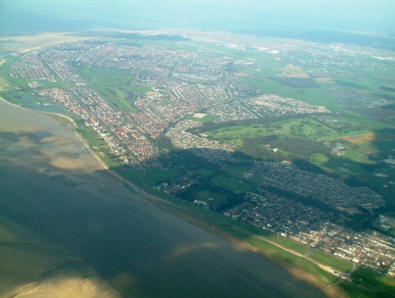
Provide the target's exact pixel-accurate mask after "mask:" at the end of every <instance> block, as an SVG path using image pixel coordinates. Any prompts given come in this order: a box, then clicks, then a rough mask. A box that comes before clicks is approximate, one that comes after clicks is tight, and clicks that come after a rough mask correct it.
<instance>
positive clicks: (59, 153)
mask: <svg viewBox="0 0 395 298" xmlns="http://www.w3.org/2000/svg"><path fill="white" fill-rule="evenodd" d="M0 152H1V153H0V217H3V218H5V219H7V220H9V221H11V222H13V223H15V224H18V225H20V226H22V227H24V228H26V229H27V230H29V231H30V232H32V233H33V234H35V235H37V237H39V238H40V239H41V240H42V241H43V242H44V243H47V244H48V245H55V246H56V247H60V248H62V249H63V250H64V251H67V252H68V253H69V254H71V255H73V256H75V257H77V258H79V259H81V260H82V261H83V262H84V264H86V265H87V266H91V267H93V268H94V269H95V271H96V272H97V273H98V274H99V275H100V276H101V277H102V278H103V279H104V280H106V281H108V282H109V283H110V284H111V285H112V286H113V287H114V288H115V289H116V290H117V291H119V292H120V293H121V295H123V296H127V297H129V296H130V297H132V296H135V297H319V296H322V294H321V292H319V291H318V290H316V289H314V288H312V287H310V286H308V285H307V284H304V283H302V282H300V281H297V280H295V279H294V278H293V277H292V276H290V275H289V274H288V273H287V272H285V271H283V270H282V269H280V268H279V267H277V266H275V265H273V264H272V263H270V262H268V261H266V260H264V259H262V258H259V257H257V256H256V255H254V254H252V253H249V252H244V251H240V250H237V249H235V248H234V247H232V246H231V245H230V244H228V243H227V242H225V241H223V240H222V239H220V238H218V237H216V236H213V235H211V234H209V233H207V232H205V231H203V230H201V229H200V228H198V227H195V226H193V225H191V224H189V223H186V222H184V221H183V220H181V219H179V218H177V217H175V216H173V215H171V214H169V213H166V212H164V211H162V210H160V209H158V208H157V207H155V206H153V205H152V204H151V203H150V202H148V201H146V200H145V199H143V198H141V197H140V196H139V195H137V194H135V193H131V192H130V191H129V190H128V189H127V188H125V187H124V186H123V185H122V183H120V182H119V181H117V180H116V179H115V178H113V177H112V176H110V175H109V174H108V173H107V172H106V171H105V170H102V169H100V167H99V166H98V164H97V162H96V161H95V160H94V159H93V158H92V157H91V156H90V155H89V154H88V152H87V151H86V149H85V148H84V147H83V145H82V144H81V143H79V142H78V140H77V139H76V138H75V137H74V135H73V134H72V132H71V131H70V129H66V128H64V127H63V126H62V125H60V123H58V122H57V121H56V120H54V119H53V118H51V117H49V116H47V115H41V114H38V113H36V112H31V111H21V110H17V109H16V108H13V107H10V106H7V105H5V104H4V103H2V102H0ZM2 274H5V272H0V282H1V276H2Z"/></svg>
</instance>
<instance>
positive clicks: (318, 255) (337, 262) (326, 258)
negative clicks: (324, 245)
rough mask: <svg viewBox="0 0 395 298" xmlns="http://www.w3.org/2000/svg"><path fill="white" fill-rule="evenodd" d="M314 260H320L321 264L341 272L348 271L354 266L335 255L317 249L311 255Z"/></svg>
mask: <svg viewBox="0 0 395 298" xmlns="http://www.w3.org/2000/svg"><path fill="white" fill-rule="evenodd" d="M311 258H312V259H313V260H316V261H318V262H320V263H321V264H324V265H328V266H331V267H332V268H334V269H336V270H338V271H340V272H348V271H350V270H351V268H352V264H351V263H349V262H347V261H344V260H341V259H338V258H336V257H334V256H331V255H328V254H326V253H324V252H321V251H316V252H314V253H313V254H312V255H311Z"/></svg>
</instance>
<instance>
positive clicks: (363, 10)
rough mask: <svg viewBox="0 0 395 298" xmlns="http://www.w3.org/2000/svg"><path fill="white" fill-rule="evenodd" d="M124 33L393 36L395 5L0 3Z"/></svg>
mask: <svg viewBox="0 0 395 298" xmlns="http://www.w3.org/2000/svg"><path fill="white" fill-rule="evenodd" d="M16 9H29V10H34V11H35V12H38V13H40V14H45V15H51V16H56V17H62V18H66V19H68V20H69V21H73V20H74V21H75V20H77V19H81V18H82V19H83V20H84V21H96V25H97V24H99V25H100V24H101V22H102V24H105V25H106V26H107V25H108V24H111V25H113V26H118V27H123V26H125V27H129V28H133V27H135V28H164V27H165V28H171V27H187V28H198V29H228V30H272V29H280V30H293V29H299V30H321V29H329V30H334V29H335V30H359V31H371V32H382V33H391V34H394V33H395V21H394V20H395V0H270V1H269V0H242V1H240V0H63V1H62V0H0V10H2V11H3V13H4V12H7V11H16Z"/></svg>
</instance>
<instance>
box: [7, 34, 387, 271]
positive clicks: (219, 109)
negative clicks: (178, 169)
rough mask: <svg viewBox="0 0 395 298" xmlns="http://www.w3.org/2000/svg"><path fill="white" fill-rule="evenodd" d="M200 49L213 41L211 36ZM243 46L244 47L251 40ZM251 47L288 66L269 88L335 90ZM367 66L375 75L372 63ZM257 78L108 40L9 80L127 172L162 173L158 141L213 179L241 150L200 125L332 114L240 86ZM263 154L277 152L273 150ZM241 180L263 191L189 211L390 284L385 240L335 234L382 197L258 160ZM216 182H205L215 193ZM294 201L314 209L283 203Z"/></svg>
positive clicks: (36, 64)
mask: <svg viewBox="0 0 395 298" xmlns="http://www.w3.org/2000/svg"><path fill="white" fill-rule="evenodd" d="M196 36H197V33H191V34H190V35H189V38H191V39H193V38H196ZM205 38H210V39H215V37H213V36H210V34H209V33H207V36H205ZM219 40H220V41H219ZM244 42H245V43H246V44H247V43H248V40H244ZM218 43H219V44H222V45H225V46H226V47H227V48H246V47H247V46H246V45H243V43H238V44H236V45H234V44H230V43H229V42H228V41H227V37H226V36H221V38H219V39H218ZM249 47H252V48H254V49H255V50H257V51H263V52H265V53H268V55H272V56H273V57H276V59H277V57H282V59H285V60H286V62H287V65H288V66H287V67H286V68H285V70H283V71H282V72H281V73H280V74H279V75H278V76H277V77H275V78H274V79H273V81H275V82H279V83H283V82H285V83H286V84H291V85H292V84H295V82H299V83H300V82H303V84H310V85H314V84H316V82H326V81H330V80H331V79H330V78H328V77H329V75H331V76H334V75H335V74H336V72H331V73H330V74H329V72H330V71H329V70H328V69H332V67H333V65H330V64H327V65H326V66H325V67H321V68H318V69H317V67H316V66H315V65H316V64H315V63H314V61H315V60H308V59H305V58H303V59H299V62H300V61H301V62H303V63H301V64H302V65H303V66H304V67H305V69H310V70H311V69H313V68H314V71H315V72H316V77H315V80H311V79H310V78H309V76H308V75H307V74H306V73H304V72H302V71H301V69H300V68H298V67H295V66H293V65H292V61H293V60H292V59H293V58H292V59H291V58H290V57H288V56H287V55H286V54H283V53H286V52H287V48H286V47H285V46H281V45H276V47H275V48H273V47H272V48H270V45H258V44H256V45H252V44H250V45H249ZM311 51H314V50H311ZM291 53H292V54H293V55H295V53H293V52H292V51H291ZM331 55H334V54H333V53H332V54H331ZM315 57H316V58H315V59H318V58H317V56H315ZM334 57H335V58H336V59H337V56H334ZM336 59H333V60H331V59H328V57H326V58H325V60H326V61H332V62H331V64H336V63H340V64H342V63H343V62H341V61H338V60H336ZM288 60H289V61H288ZM313 65H314V66H313ZM374 66H375V67H380V65H379V63H378V64H377V65H374ZM254 67H255V66H254V62H253V61H252V59H244V58H243V59H239V58H237V57H232V55H228V56H224V55H215V54H213V53H211V52H209V51H207V52H205V51H193V50H191V49H189V48H187V47H186V48H182V47H180V48H178V47H172V46H164V45H160V44H156V45H152V44H149V43H148V44H147V45H133V44H128V43H119V42H114V41H111V40H110V41H97V42H95V41H93V42H83V41H80V42H73V43H64V44H60V45H54V46H50V47H45V48H42V49H39V50H33V51H30V52H28V53H26V54H23V55H22V56H21V57H20V58H19V59H17V61H16V62H15V63H14V64H13V65H12V66H11V68H10V71H9V75H10V77H11V78H13V79H15V80H27V86H28V88H29V90H30V92H33V93H34V94H35V95H36V96H38V99H40V98H49V99H50V100H51V101H52V104H53V105H57V106H60V107H62V108H64V110H65V111H66V112H67V113H69V114H70V115H73V117H76V118H77V119H80V120H81V121H82V123H83V125H84V127H86V128H90V129H93V130H94V131H95V132H96V133H97V135H98V136H100V138H102V140H104V142H105V143H106V146H107V148H108V150H109V152H110V153H111V155H113V156H115V157H116V159H117V160H118V161H119V162H120V163H121V164H122V165H123V166H125V167H127V168H132V169H133V168H139V167H142V166H149V167H155V166H157V167H164V166H163V163H160V162H155V161H156V160H157V159H158V158H159V155H160V152H161V150H162V148H161V145H160V144H158V140H159V139H160V138H163V137H164V138H166V139H167V140H168V141H169V143H170V144H171V146H172V148H173V149H175V150H179V151H188V152H192V153H193V154H194V155H196V156H198V157H199V158H202V159H204V160H206V161H208V162H211V163H212V164H213V166H214V167H219V168H221V169H226V167H227V165H228V163H229V160H232V159H234V154H235V152H237V146H236V145H237V144H231V143H227V142H221V141H219V140H216V139H215V138H212V137H209V136H208V135H207V134H206V133H204V132H201V131H199V130H197V128H199V127H201V126H203V125H204V124H206V123H211V124H213V125H218V124H221V123H230V122H232V121H233V122H235V123H237V121H248V120H251V121H259V120H265V121H270V120H272V119H286V118H287V117H300V116H306V115H310V116H311V117H312V118H314V119H321V118H320V117H324V116H325V115H329V114H331V113H332V112H331V111H330V110H328V109H327V108H326V107H324V106H323V105H314V104H310V103H307V102H304V101H301V100H299V99H296V98H292V97H287V96H280V95H278V94H275V93H273V92H264V91H262V90H261V89H260V88H254V87H253V86H252V85H251V84H250V85H248V84H246V83H245V78H246V77H248V76H249V75H248V71H247V69H248V68H254ZM345 69H346V70H345V71H347V68H345ZM240 70H246V72H245V73H243V72H241V71H240ZM100 71H113V75H114V76H117V75H119V74H121V75H122V76H123V77H126V78H128V79H127V80H126V81H125V84H126V85H125V86H123V87H122V88H120V89H117V88H113V87H111V86H110V85H107V83H106V81H105V80H104V81H99V82H95V81H94V79H92V73H95V72H97V73H99V72H100ZM255 71H260V70H259V69H258V70H256V69H255ZM342 74H343V75H344V73H342ZM109 75H110V76H111V73H110V74H109ZM299 79H300V81H298V80H299ZM310 85H309V86H310ZM336 144H337V145H336V146H337V147H335V149H333V150H332V151H333V154H334V155H340V154H339V151H341V150H342V148H344V146H343V145H342V144H341V143H336ZM265 146H266V147H265V148H269V149H270V150H272V151H273V152H277V151H279V150H280V149H279V148H272V147H271V146H270V145H265ZM342 146H343V147H342ZM243 177H244V178H243V179H246V180H248V179H250V177H255V178H256V179H257V180H256V181H258V182H256V183H255V184H254V187H253V188H252V189H249V190H245V191H241V192H236V195H237V198H238V201H237V203H235V204H232V205H231V206H227V207H226V208H218V207H215V206H218V204H216V202H215V200H216V199H215V196H210V195H209V196H207V197H205V198H203V199H202V198H195V199H193V203H194V204H196V205H197V206H199V207H200V208H205V209H210V210H214V211H218V212H221V213H222V214H224V216H226V217H229V218H231V219H233V220H238V221H242V222H244V223H246V224H249V225H251V226H254V227H256V228H258V229H262V230H265V231H269V232H271V233H274V234H276V235H279V236H281V237H286V238H290V239H292V240H294V241H296V242H299V243H302V244H304V245H307V246H309V247H311V248H313V249H314V250H321V251H324V252H326V253H329V254H332V255H334V256H336V257H337V258H341V259H344V260H347V261H349V262H352V263H354V264H356V265H364V266H367V267H369V268H371V269H374V270H376V271H379V272H383V273H386V274H388V275H390V276H395V262H394V261H395V252H394V251H395V243H394V238H393V237H392V236H390V235H389V234H386V233H381V232H379V231H377V230H371V229H368V230H365V231H362V232H361V231H354V230H353V229H351V228H347V227H344V226H342V225H341V224H340V223H339V222H341V221H342V220H344V221H345V222H347V215H349V216H363V215H364V214H373V213H374V212H376V210H378V209H380V208H383V207H384V206H385V200H384V199H383V197H382V196H381V195H380V194H378V193H376V192H375V191H373V190H371V189H370V188H368V187H365V186H360V187H350V186H348V185H346V184H345V183H343V182H342V181H341V180H339V179H337V178H333V177H331V176H329V175H327V174H324V173H314V172H311V171H304V170H302V169H299V168H298V167H296V166H295V165H294V164H293V163H292V162H291V161H288V160H283V161H281V162H279V161H260V160H255V161H254V165H253V166H252V167H250V168H249V170H248V171H245V172H244V173H243ZM210 179H211V178H210ZM215 179H216V178H215V177H214V178H213V179H212V180H210V181H211V182H213V181H214V182H213V183H214V184H215V183H216V185H217V187H218V185H219V187H221V185H220V183H219V182H218V179H217V180H215ZM211 182H210V183H211ZM199 184H202V182H201V181H199V178H196V177H194V178H191V177H188V175H181V178H180V177H177V178H170V179H167V180H166V181H157V183H155V185H154V188H155V189H157V190H159V191H162V192H164V193H167V194H174V195H179V194H180V193H183V192H186V191H187V190H188V189H190V188H191V187H193V186H194V185H199ZM273 189H275V190H276V191H273ZM281 192H283V193H284V194H281ZM285 194H287V195H285ZM290 194H292V195H293V196H294V197H297V198H299V197H301V198H307V199H308V201H309V202H308V203H306V202H305V201H303V200H298V199H289V197H290V196H291V195H290ZM214 203H215V204H214ZM336 212H339V213H336ZM339 214H341V215H339Z"/></svg>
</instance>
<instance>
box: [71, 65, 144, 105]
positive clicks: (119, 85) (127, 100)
mask: <svg viewBox="0 0 395 298" xmlns="http://www.w3.org/2000/svg"><path fill="white" fill-rule="evenodd" d="M77 70H78V73H79V74H80V76H81V77H82V78H83V79H84V80H85V81H86V82H87V83H88V84H89V85H91V86H92V87H94V88H95V89H97V90H98V91H99V93H101V94H102V95H103V96H104V97H105V98H106V99H107V100H108V101H109V103H110V104H113V105H114V106H115V107H116V108H118V109H120V110H122V111H126V112H136V108H135V106H134V101H135V100H136V98H137V96H138V95H140V94H143V93H145V92H146V91H149V90H150V89H147V88H145V87H142V86H135V85H132V82H133V80H134V75H133V74H131V73H130V72H129V71H127V70H124V69H118V68H106V67H98V66H91V67H89V66H77Z"/></svg>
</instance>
